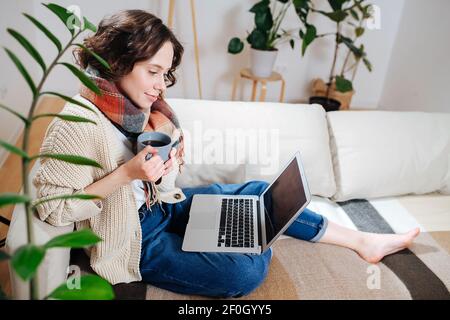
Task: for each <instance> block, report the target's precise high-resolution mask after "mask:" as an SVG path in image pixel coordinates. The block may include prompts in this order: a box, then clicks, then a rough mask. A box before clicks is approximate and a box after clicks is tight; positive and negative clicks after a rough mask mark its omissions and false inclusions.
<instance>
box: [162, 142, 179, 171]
mask: <svg viewBox="0 0 450 320" xmlns="http://www.w3.org/2000/svg"><path fill="white" fill-rule="evenodd" d="M176 153H177V149H176V148H172V150H170V157H169V160H167V161H166V162H165V163H164V173H163V176H165V175H167V174H169V173H170V172H171V171H172V169H173V162H174V161H177V159H176V158H175V154H176Z"/></svg>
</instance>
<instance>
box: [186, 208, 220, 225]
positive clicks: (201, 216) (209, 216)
mask: <svg viewBox="0 0 450 320" xmlns="http://www.w3.org/2000/svg"><path fill="white" fill-rule="evenodd" d="M190 218H191V219H192V226H193V228H194V229H215V228H216V216H215V215H214V212H211V211H209V212H205V211H203V212H196V213H195V214H193V215H191V217H190Z"/></svg>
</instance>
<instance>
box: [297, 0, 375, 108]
mask: <svg viewBox="0 0 450 320" xmlns="http://www.w3.org/2000/svg"><path fill="white" fill-rule="evenodd" d="M297 4H298V5H297V6H296V10H297V13H298V15H299V17H300V19H301V20H302V22H303V24H304V26H305V29H304V30H301V31H300V37H301V38H302V40H303V43H302V54H305V52H306V49H307V48H308V46H309V45H310V44H311V43H313V42H314V40H316V39H318V38H321V37H332V38H333V40H334V51H333V61H332V64H331V68H330V73H329V76H328V79H327V83H326V84H325V85H326V90H325V94H324V96H325V98H326V100H325V101H323V102H324V103H325V104H326V105H327V104H328V103H329V102H331V98H330V95H331V91H332V89H334V88H335V90H336V91H337V92H339V93H342V94H345V93H350V92H353V81H354V78H355V75H356V71H357V68H358V66H359V64H360V62H361V61H362V62H363V63H364V65H365V66H366V67H367V69H368V70H369V71H372V65H371V63H370V61H369V60H368V58H367V53H366V51H365V48H364V45H363V44H357V43H358V41H359V40H360V38H361V36H362V35H363V34H364V31H365V28H364V26H365V22H366V21H367V19H369V18H370V17H371V13H370V10H371V5H370V4H367V3H365V0H328V4H329V6H330V10H329V11H323V10H318V9H315V8H314V5H313V3H312V1H311V0H297ZM311 13H317V14H320V15H322V16H325V17H327V18H328V19H330V20H331V21H332V22H333V23H334V24H335V31H334V32H329V33H322V34H318V33H317V28H316V27H315V26H314V25H313V24H312V23H311V22H310V21H309V19H308V18H309V16H310V14H311ZM345 31H346V32H345ZM341 45H344V47H345V49H346V50H347V52H346V53H345V55H344V56H345V58H344V59H343V61H342V65H341V67H340V68H339V67H338V56H339V53H340V52H341V50H342V49H341ZM339 70H340V71H339ZM350 97H351V96H350ZM325 107H326V106H325ZM329 107H331V105H330V106H329ZM326 109H327V107H326Z"/></svg>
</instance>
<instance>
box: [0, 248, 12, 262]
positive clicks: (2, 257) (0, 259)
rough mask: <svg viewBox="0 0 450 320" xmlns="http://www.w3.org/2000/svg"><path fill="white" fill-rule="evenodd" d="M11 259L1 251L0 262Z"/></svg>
mask: <svg viewBox="0 0 450 320" xmlns="http://www.w3.org/2000/svg"><path fill="white" fill-rule="evenodd" d="M8 259H11V256H10V255H9V254H7V253H6V252H4V251H1V250H0V261H4V260H8Z"/></svg>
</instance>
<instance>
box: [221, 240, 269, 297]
mask: <svg viewBox="0 0 450 320" xmlns="http://www.w3.org/2000/svg"><path fill="white" fill-rule="evenodd" d="M270 250H271V249H270ZM271 257H272V252H271V251H268V252H266V253H265V254H263V255H254V254H246V255H243V256H242V257H241V259H239V260H238V261H236V262H237V263H235V264H234V267H233V268H230V269H228V270H227V276H226V290H225V297H227V298H231V297H234V298H237V297H242V296H245V295H248V294H249V293H251V292H252V291H254V290H255V289H256V288H258V287H259V286H260V285H261V283H262V282H263V281H264V279H265V278H266V276H267V273H268V270H269V264H270V260H271Z"/></svg>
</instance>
